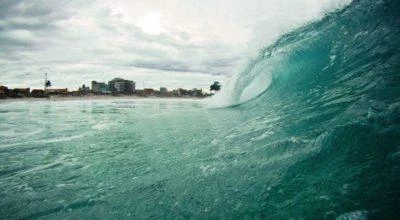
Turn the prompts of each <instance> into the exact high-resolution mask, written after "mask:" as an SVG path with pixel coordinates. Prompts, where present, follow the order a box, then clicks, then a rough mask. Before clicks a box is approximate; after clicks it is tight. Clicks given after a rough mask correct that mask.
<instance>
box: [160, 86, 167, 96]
mask: <svg viewBox="0 0 400 220" xmlns="http://www.w3.org/2000/svg"><path fill="white" fill-rule="evenodd" d="M167 92H168V89H167V88H165V87H160V95H165V94H166V93H167Z"/></svg>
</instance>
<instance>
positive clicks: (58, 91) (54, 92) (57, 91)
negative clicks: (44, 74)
mask: <svg viewBox="0 0 400 220" xmlns="http://www.w3.org/2000/svg"><path fill="white" fill-rule="evenodd" d="M45 94H46V95H63V96H67V95H68V89H67V88H65V89H46V90H45Z"/></svg>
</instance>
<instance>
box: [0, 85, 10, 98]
mask: <svg viewBox="0 0 400 220" xmlns="http://www.w3.org/2000/svg"><path fill="white" fill-rule="evenodd" d="M8 92H9V90H8V87H7V86H0V98H6V97H7V96H8Z"/></svg>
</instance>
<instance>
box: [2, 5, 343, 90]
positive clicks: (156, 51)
mask: <svg viewBox="0 0 400 220" xmlns="http://www.w3.org/2000/svg"><path fill="white" fill-rule="evenodd" d="M334 1H341V0H307V1H306V0H294V3H293V4H295V6H296V7H298V6H299V5H302V4H303V3H307V4H309V5H311V6H312V7H311V6H310V8H305V10H304V11H305V12H301V13H300V12H297V11H298V10H297V9H296V10H295V9H293V10H292V9H291V8H290V7H288V9H287V8H286V9H285V7H287V6H286V5H285V4H283V3H280V2H281V1H278V0H269V1H262V0H251V3H252V4H249V3H247V2H243V1H239V0H232V1H231V2H229V3H227V2H224V1H204V2H203V1H202V2H201V3H200V2H199V1H195V0H187V1H179V0H170V1H168V3H166V2H165V1H162V0H143V1H142V0H138V1H123V0H115V1H106V0H75V1H69V0H2V1H0V84H6V85H9V86H22V85H26V86H32V87H41V83H42V81H43V80H42V77H43V73H44V72H48V73H49V74H50V76H51V77H53V81H55V84H56V85H59V86H66V87H70V88H76V87H77V86H78V85H81V84H82V83H83V81H85V80H86V83H88V81H90V80H91V79H93V80H105V81H106V80H108V79H111V78H114V77H117V76H121V77H126V78H130V79H133V80H136V81H142V82H146V84H150V85H155V86H157V85H158V84H157V83H158V82H160V78H162V82H160V83H161V84H162V86H167V87H168V86H179V85H178V84H179V82H180V81H181V82H182V85H181V87H184V85H186V86H188V87H192V86H197V87H198V86H206V87H207V84H208V83H210V82H212V81H214V80H220V81H226V80H227V78H228V77H229V76H231V75H232V74H234V73H236V72H238V71H240V66H241V65H242V64H243V63H244V62H245V60H247V59H248V57H249V54H248V53H247V51H249V48H252V47H254V45H256V46H257V47H260V46H262V44H264V42H263V41H262V40H261V38H260V36H264V32H263V30H265V29H268V30H269V31H270V32H272V34H269V35H268V36H270V37H269V38H268V39H273V38H276V36H279V33H280V32H279V31H282V30H284V28H283V29H282V27H290V28H292V26H290V25H287V24H284V25H282V24H281V23H276V22H275V23H274V22H272V21H273V19H271V18H274V19H277V18H278V17H280V18H285V16H286V17H288V16H289V15H290V16H289V17H292V18H293V19H291V20H290V19H286V20H285V19H283V20H284V21H287V23H288V24H289V23H290V22H292V21H293V20H296V21H304V20H307V19H309V18H312V17H313V16H314V17H315V15H316V14H317V12H320V11H321V10H323V7H322V6H323V5H324V3H325V2H334ZM319 2H322V3H319ZM271 5H273V6H274V7H270V6H271ZM314 8H319V9H318V10H314ZM222 9H224V10H222ZM225 9H226V10H225ZM311 9H313V10H311ZM268 10H269V11H268ZM267 11H268V13H271V16H270V17H265V16H266V14H268V13H267ZM280 11H283V12H285V13H286V14H285V13H283V12H280ZM307 13H308V14H307ZM304 14H306V15H307V16H308V17H307V19H303V20H302V19H301V16H303V15H304ZM295 15H297V17H296V16H295ZM263 27H266V28H263ZM253 28H257V31H254V30H253ZM278 29H279V31H277V30H278ZM161 84H160V85H159V86H161Z"/></svg>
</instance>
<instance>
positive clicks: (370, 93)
mask: <svg viewBox="0 0 400 220" xmlns="http://www.w3.org/2000/svg"><path fill="white" fill-rule="evenodd" d="M399 11H400V1H395V0H393V1H390V0H382V1H369V0H365V1H354V2H352V3H351V4H350V5H348V6H347V7H346V8H344V9H343V10H340V11H337V12H335V13H331V14H329V15H328V16H326V17H325V18H324V19H323V20H321V21H318V22H315V23H312V24H309V25H307V26H305V27H303V28H300V29H297V30H295V31H292V32H291V33H288V34H286V35H285V36H283V37H282V38H281V39H280V40H278V41H277V42H276V43H275V44H273V45H271V46H269V47H267V48H265V49H263V50H262V51H261V52H260V55H259V56H258V57H257V58H256V59H255V60H253V61H252V62H251V63H250V65H249V66H248V67H247V69H246V70H245V71H244V72H242V73H241V74H240V75H239V77H238V80H237V81H236V83H235V87H236V89H235V92H234V94H233V99H234V101H235V104H237V105H236V106H235V107H234V108H238V109H241V110H243V111H246V112H247V114H248V115H249V116H248V117H249V118H250V119H249V122H248V124H246V125H245V126H247V125H248V127H251V128H252V129H253V130H256V131H257V132H254V134H253V135H254V136H253V137H250V138H249V137H245V136H244V135H243V136H241V137H237V138H238V139H242V138H244V139H245V138H248V140H250V139H251V138H255V137H256V136H258V137H261V138H259V142H258V143H259V145H260V146H261V145H263V144H264V145H265V144H266V140H268V141H269V142H271V141H273V140H274V139H275V140H277V141H278V140H279V141H278V142H277V143H279V144H270V145H269V146H270V147H274V148H275V150H277V151H281V153H282V152H291V151H297V150H298V149H299V148H301V149H302V151H304V152H306V153H305V154H307V155H308V156H306V157H305V158H304V159H299V157H296V162H295V164H294V165H292V166H290V168H288V171H287V172H286V173H285V175H284V177H283V179H282V180H281V181H280V182H279V184H277V185H276V186H275V187H276V190H275V191H274V192H272V193H270V192H266V196H265V197H266V198H265V200H264V202H265V210H264V211H265V215H266V216H276V217H278V216H279V217H282V216H284V217H290V216H296V213H297V214H300V213H301V214H304V213H309V214H306V215H305V217H306V218H307V217H309V218H312V217H313V216H314V217H315V216H321V217H322V216H325V217H328V218H329V216H330V217H332V216H336V217H337V214H338V210H341V211H339V213H345V212H350V211H357V210H358V213H362V212H364V211H365V210H368V213H369V214H368V215H371V216H373V217H381V218H382V217H384V218H395V217H396V216H399V214H400V213H399V210H398V209H397V207H399V205H400V200H399V198H400V188H399V186H400V102H399V101H400V37H399V36H400V25H399V24H400V13H399ZM267 125H268V126H267ZM254 126H256V127H254ZM263 135H264V136H265V138H263V137H264V136H263ZM282 137H285V138H282ZM290 137H292V139H290ZM271 139H272V140H271ZM282 140H287V143H282V142H281V141H282ZM278 149H280V150H278ZM297 156H298V154H297ZM299 201H304V203H301V204H299ZM335 207H336V208H337V209H336V208H335ZM338 207H340V208H338ZM329 209H332V210H335V209H336V211H330V212H329V211H326V210H329ZM299 210H301V211H299ZM318 210H320V212H321V213H318ZM360 210H361V211H360ZM363 210H364V211H363ZM342 217H343V218H346V216H342ZM364 217H365V216H364Z"/></svg>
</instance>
